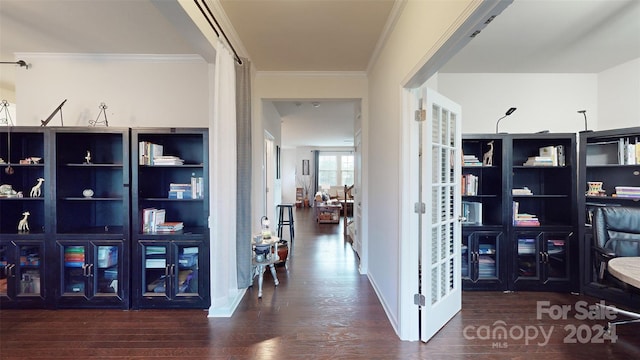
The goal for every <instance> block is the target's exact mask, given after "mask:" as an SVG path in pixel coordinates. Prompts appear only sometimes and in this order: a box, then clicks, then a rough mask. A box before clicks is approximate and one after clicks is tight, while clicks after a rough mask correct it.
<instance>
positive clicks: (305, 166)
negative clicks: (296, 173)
mask: <svg viewBox="0 0 640 360" xmlns="http://www.w3.org/2000/svg"><path fill="white" fill-rule="evenodd" d="M302 175H309V160H302Z"/></svg>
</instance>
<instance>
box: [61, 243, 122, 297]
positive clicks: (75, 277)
mask: <svg viewBox="0 0 640 360" xmlns="http://www.w3.org/2000/svg"><path fill="white" fill-rule="evenodd" d="M61 251H62V258H63V259H62V271H61V274H62V276H61V285H60V286H61V287H62V291H61V293H62V294H63V296H85V297H87V298H88V299H92V298H94V297H95V296H98V295H99V296H101V297H103V298H104V297H105V296H119V294H120V293H121V291H120V288H121V286H122V284H120V282H119V281H120V278H121V277H122V274H121V271H122V264H121V263H120V261H121V259H122V251H123V250H122V245H121V242H118V241H108V240H104V241H90V242H89V241H86V242H73V241H69V242H64V243H62V244H61Z"/></svg>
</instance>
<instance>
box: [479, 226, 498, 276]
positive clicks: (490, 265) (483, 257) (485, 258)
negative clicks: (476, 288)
mask: <svg viewBox="0 0 640 360" xmlns="http://www.w3.org/2000/svg"><path fill="white" fill-rule="evenodd" d="M477 242H478V278H479V279H495V278H496V277H497V274H498V235H497V234H478V236H477Z"/></svg>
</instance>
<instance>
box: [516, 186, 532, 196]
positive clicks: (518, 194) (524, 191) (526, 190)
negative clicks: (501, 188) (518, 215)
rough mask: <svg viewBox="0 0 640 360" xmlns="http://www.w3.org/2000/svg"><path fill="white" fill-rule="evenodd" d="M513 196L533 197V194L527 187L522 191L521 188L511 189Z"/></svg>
mask: <svg viewBox="0 0 640 360" xmlns="http://www.w3.org/2000/svg"><path fill="white" fill-rule="evenodd" d="M511 195H514V196H522V195H533V192H532V191H531V190H529V188H528V187H526V186H525V187H523V188H522V189H519V188H515V189H511Z"/></svg>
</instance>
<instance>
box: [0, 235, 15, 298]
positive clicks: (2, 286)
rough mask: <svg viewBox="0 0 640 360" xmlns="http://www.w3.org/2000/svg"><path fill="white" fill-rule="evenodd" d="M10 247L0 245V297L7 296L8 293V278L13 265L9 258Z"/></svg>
mask: <svg viewBox="0 0 640 360" xmlns="http://www.w3.org/2000/svg"><path fill="white" fill-rule="evenodd" d="M10 250H11V247H10V246H9V245H6V244H2V245H0V296H7V295H8V293H9V284H8V282H9V276H10V275H11V266H12V265H13V263H12V262H11V258H10V256H11V255H10Z"/></svg>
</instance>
